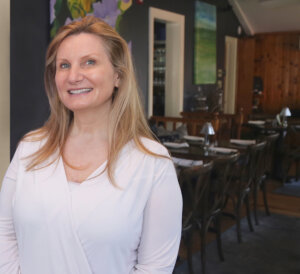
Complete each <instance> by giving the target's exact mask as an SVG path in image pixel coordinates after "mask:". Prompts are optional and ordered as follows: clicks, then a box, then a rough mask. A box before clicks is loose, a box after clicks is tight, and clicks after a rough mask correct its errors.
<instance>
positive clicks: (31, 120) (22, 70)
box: [10, 0, 49, 156]
mask: <svg viewBox="0 0 300 274" xmlns="http://www.w3.org/2000/svg"><path fill="white" fill-rule="evenodd" d="M48 14H49V8H48V1H47V0H38V1H34V0H29V1H23V0H11V19H10V20H11V36H10V94H11V97H10V104H11V106H10V107H11V108H10V113H11V115H10V131H11V135H10V136H11V137H10V141H11V156H12V155H13V152H14V150H15V147H16V144H17V143H18V141H19V140H20V138H21V137H22V136H23V135H24V134H25V133H26V132H28V131H30V130H32V129H35V128H38V127H40V126H41V125H42V124H43V123H44V121H45V120H46V118H47V116H48V112H49V108H48V103H47V98H46V95H45V92H44V87H43V72H44V64H45V62H44V60H45V52H46V47H47V44H48V28H49V24H48V22H49V19H48Z"/></svg>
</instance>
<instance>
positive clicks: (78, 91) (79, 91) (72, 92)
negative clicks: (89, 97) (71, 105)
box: [69, 88, 92, 94]
mask: <svg viewBox="0 0 300 274" xmlns="http://www.w3.org/2000/svg"><path fill="white" fill-rule="evenodd" d="M91 90H92V89H91V88H82V89H73V90H69V93H70V94H81V93H87V92H90V91H91Z"/></svg>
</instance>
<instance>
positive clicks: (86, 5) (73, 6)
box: [50, 0, 132, 38]
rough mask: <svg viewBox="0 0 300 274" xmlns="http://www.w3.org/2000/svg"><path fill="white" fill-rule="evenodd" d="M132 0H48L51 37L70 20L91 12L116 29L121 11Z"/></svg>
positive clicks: (123, 10)
mask: <svg viewBox="0 0 300 274" xmlns="http://www.w3.org/2000/svg"><path fill="white" fill-rule="evenodd" d="M131 5H132V0H50V24H51V32H50V35H51V38H52V37H54V35H55V34H56V32H57V30H58V29H59V28H60V27H61V26H63V25H65V24H68V23H69V22H71V21H74V20H78V19H80V18H82V17H84V16H86V15H91V14H93V15H94V16H96V17H99V18H101V19H102V20H104V21H105V22H106V23H108V24H109V25H111V26H112V27H114V28H116V29H117V30H118V27H119V22H120V20H121V17H122V15H123V13H124V12H125V11H126V10H127V9H128V8H130V6H131Z"/></svg>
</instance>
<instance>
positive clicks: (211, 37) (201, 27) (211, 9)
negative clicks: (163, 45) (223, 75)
mask: <svg viewBox="0 0 300 274" xmlns="http://www.w3.org/2000/svg"><path fill="white" fill-rule="evenodd" d="M216 13H217V12H216V6H214V5H210V4H207V3H204V2H201V1H198V0H197V1H195V33H194V35H195V37H194V43H195V44H194V84H195V85H199V84H215V83H216V60H217V58H216V55H217V53H216V36H217V35H216V31H217V20H216V18H217V15H216Z"/></svg>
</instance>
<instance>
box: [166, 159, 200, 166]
mask: <svg viewBox="0 0 300 274" xmlns="http://www.w3.org/2000/svg"><path fill="white" fill-rule="evenodd" d="M172 160H173V163H174V164H175V165H177V166H183V167H190V166H201V165H203V161H201V160H199V161H198V160H197V161H196V160H189V159H182V158H176V157H172Z"/></svg>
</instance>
